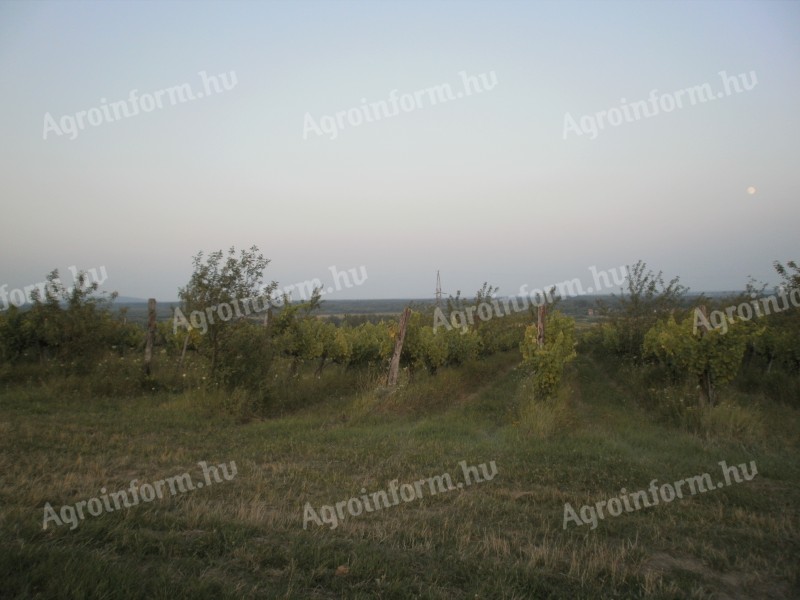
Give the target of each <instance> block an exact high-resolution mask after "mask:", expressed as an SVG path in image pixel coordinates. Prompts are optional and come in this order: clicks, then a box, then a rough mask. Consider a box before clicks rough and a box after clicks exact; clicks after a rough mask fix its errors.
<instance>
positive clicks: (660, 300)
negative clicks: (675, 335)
mask: <svg viewBox="0 0 800 600" xmlns="http://www.w3.org/2000/svg"><path fill="white" fill-rule="evenodd" d="M679 279H680V278H678V277H674V278H673V279H671V280H670V281H669V282H668V283H666V284H665V283H664V277H663V275H662V272H661V271H659V272H658V273H654V272H653V271H651V270H649V269H648V268H647V265H646V264H645V263H644V261H641V260H640V261H638V262H637V263H636V264H635V265H633V266H629V267H628V278H627V280H626V286H627V290H625V291H624V292H623V294H622V295H620V296H616V295H612V296H613V298H614V299H615V302H614V303H613V304H607V303H605V302H603V301H598V307H599V308H600V311H601V314H603V315H604V316H607V317H608V318H609V327H610V328H611V329H612V330H613V332H608V333H607V335H606V338H605V339H606V340H608V341H613V343H614V344H615V347H613V348H610V349H611V350H613V351H615V352H616V353H617V354H619V355H621V356H623V357H625V358H629V359H631V360H633V361H634V362H637V363H638V362H641V360H642V357H643V354H642V344H643V343H644V337H645V334H646V333H647V331H648V330H649V329H650V328H651V327H653V325H655V323H656V321H658V320H659V319H660V318H663V316H664V315H666V314H670V313H672V312H673V311H675V310H677V309H678V308H680V306H681V300H682V299H683V297H684V296H685V295H686V293H687V292H688V291H689V288H687V287H684V286H682V285H681V284H680V283H679Z"/></svg>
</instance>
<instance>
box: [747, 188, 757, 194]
mask: <svg viewBox="0 0 800 600" xmlns="http://www.w3.org/2000/svg"><path fill="white" fill-rule="evenodd" d="M747 193H748V194H750V195H751V196H752V195H753V194H755V193H756V188H755V187H753V186H752V185H751V186H750V187H749V188H747Z"/></svg>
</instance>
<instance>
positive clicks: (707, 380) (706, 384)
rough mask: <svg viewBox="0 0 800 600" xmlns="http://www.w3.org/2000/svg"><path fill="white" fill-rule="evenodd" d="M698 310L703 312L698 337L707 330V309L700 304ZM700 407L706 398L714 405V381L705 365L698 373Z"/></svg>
mask: <svg viewBox="0 0 800 600" xmlns="http://www.w3.org/2000/svg"><path fill="white" fill-rule="evenodd" d="M699 308H700V312H701V313H703V323H700V328H699V329H700V338H701V339H702V337H703V336H704V335H705V334H706V332H707V331H708V327H706V325H705V323H708V310H707V309H706V307H705V305H703V306H700V307H699ZM700 390H701V394H700V408H703V407H704V405H705V401H706V400H707V401H708V403H709V404H710V405H711V406H714V382H713V381H712V380H711V371H710V370H709V369H708V367H706V369H705V371H703V373H702V375H700Z"/></svg>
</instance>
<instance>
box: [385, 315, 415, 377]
mask: <svg viewBox="0 0 800 600" xmlns="http://www.w3.org/2000/svg"><path fill="white" fill-rule="evenodd" d="M410 316H411V309H410V308H409V307H406V308H405V310H404V311H403V314H402V315H401V316H400V327H399V329H398V331H397V340H396V341H395V343H394V354H393V355H392V362H391V364H390V365H389V377H388V378H387V380H386V385H388V386H395V385H397V374H398V371H399V370H400V354H401V353H402V352H403V340H404V339H405V337H406V326H407V325H408V319H409V317H410Z"/></svg>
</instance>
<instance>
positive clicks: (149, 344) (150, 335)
mask: <svg viewBox="0 0 800 600" xmlns="http://www.w3.org/2000/svg"><path fill="white" fill-rule="evenodd" d="M155 337H156V299H155V298H150V299H149V300H148V301H147V340H146V341H145V345H144V372H145V375H150V363H151V361H152V360H153V340H154V339H155Z"/></svg>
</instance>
